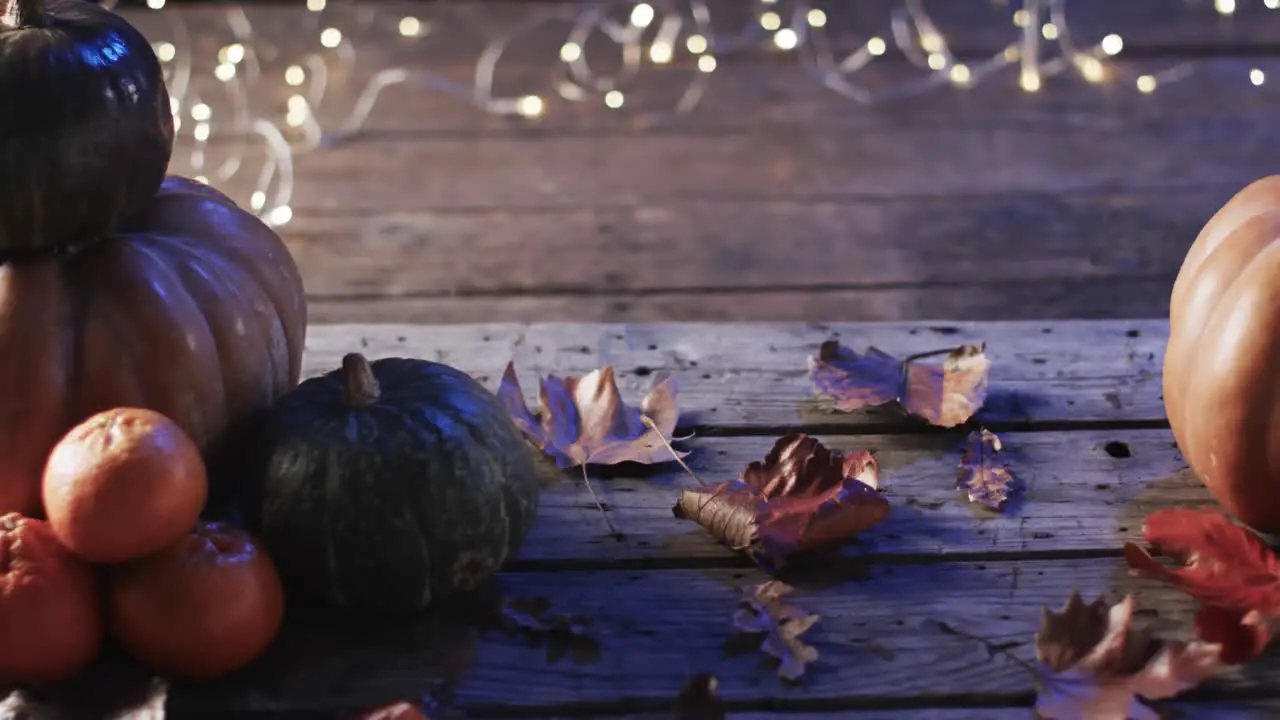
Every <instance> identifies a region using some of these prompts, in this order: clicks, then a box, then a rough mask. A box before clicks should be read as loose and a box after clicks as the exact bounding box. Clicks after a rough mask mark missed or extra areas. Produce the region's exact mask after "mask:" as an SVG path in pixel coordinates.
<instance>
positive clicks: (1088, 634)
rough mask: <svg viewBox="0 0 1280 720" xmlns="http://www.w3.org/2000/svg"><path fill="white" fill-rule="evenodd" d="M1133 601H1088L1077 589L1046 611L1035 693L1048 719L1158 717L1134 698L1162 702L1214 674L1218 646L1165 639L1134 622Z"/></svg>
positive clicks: (1039, 636)
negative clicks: (1060, 605) (1059, 607)
mask: <svg viewBox="0 0 1280 720" xmlns="http://www.w3.org/2000/svg"><path fill="white" fill-rule="evenodd" d="M1133 610H1134V600H1133V596H1132V595H1126V596H1125V598H1124V599H1123V600H1121V601H1120V602H1119V603H1116V604H1115V605H1108V604H1107V602H1106V601H1105V600H1103V599H1102V598H1098V599H1097V600H1095V601H1094V602H1092V603H1089V604H1087V605H1086V604H1085V602H1084V601H1083V600H1082V599H1081V598H1080V594H1079V593H1078V592H1072V593H1071V597H1070V598H1068V599H1067V603H1066V605H1065V606H1063V608H1062V610H1061V611H1060V612H1056V613H1055V612H1051V611H1050V610H1049V609H1048V608H1045V610H1044V616H1043V619H1042V620H1041V625H1040V631H1039V632H1037V633H1036V637H1035V643H1036V659H1037V660H1038V661H1039V665H1038V668H1037V670H1038V673H1037V674H1038V676H1039V677H1038V680H1039V683H1038V684H1039V693H1038V695H1037V697H1036V704H1035V712H1036V716H1037V717H1040V718H1044V719H1045V720H1077V719H1078V718H1096V720H1148V719H1150V720H1156V718H1157V717H1158V716H1157V715H1156V713H1155V712H1153V711H1152V710H1151V709H1150V708H1149V707H1147V706H1146V705H1145V704H1143V703H1142V701H1141V700H1139V697H1141V698H1145V699H1147V700H1160V699H1163V698H1168V697H1173V696H1174V695H1177V694H1178V693H1181V692H1183V691H1184V690H1187V689H1189V688H1192V687H1195V686H1196V685H1198V684H1200V682H1201V681H1202V680H1204V679H1205V678H1207V677H1208V676H1209V675H1211V674H1212V673H1214V672H1215V671H1217V670H1218V669H1219V668H1220V667H1221V666H1220V665H1219V663H1218V652H1219V648H1218V646H1216V645H1213V644H1210V643H1206V642H1203V641H1193V642H1190V643H1183V642H1177V641H1173V640H1165V639H1160V638H1156V637H1153V636H1151V635H1150V634H1149V633H1148V632H1146V631H1144V630H1140V629H1137V628H1134V627H1133Z"/></svg>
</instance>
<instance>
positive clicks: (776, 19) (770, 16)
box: [760, 11, 782, 32]
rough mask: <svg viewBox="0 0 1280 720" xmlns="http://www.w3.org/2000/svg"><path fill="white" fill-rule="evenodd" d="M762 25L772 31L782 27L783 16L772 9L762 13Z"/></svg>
mask: <svg viewBox="0 0 1280 720" xmlns="http://www.w3.org/2000/svg"><path fill="white" fill-rule="evenodd" d="M760 27H762V28H764V29H765V30H768V31H770V32H772V31H774V30H777V29H778V28H780V27H782V16H781V15H779V14H778V13H776V12H773V11H770V12H767V13H761V14H760Z"/></svg>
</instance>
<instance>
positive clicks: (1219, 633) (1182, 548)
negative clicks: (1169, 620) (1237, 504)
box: [1124, 508, 1280, 665]
mask: <svg viewBox="0 0 1280 720" xmlns="http://www.w3.org/2000/svg"><path fill="white" fill-rule="evenodd" d="M1142 537H1143V539H1145V540H1146V541H1147V543H1148V544H1149V545H1151V551H1150V552H1148V551H1147V550H1145V549H1143V548H1142V547H1139V546H1138V545H1136V544H1134V543H1131V542H1130V543H1125V546H1124V557H1125V560H1126V561H1127V562H1128V563H1129V567H1130V568H1132V569H1133V570H1134V571H1135V572H1136V573H1138V574H1140V575H1146V576H1149V577H1154V578H1158V579H1160V580H1164V581H1166V582H1168V583H1171V584H1173V585H1174V586H1176V587H1178V588H1179V589H1181V590H1182V591H1183V592H1185V593H1187V594H1188V595H1190V596H1191V597H1193V598H1195V599H1197V600H1199V601H1200V603H1201V606H1200V610H1199V612H1197V614H1196V634H1197V635H1199V637H1201V638H1202V639H1204V640H1206V641H1209V642H1215V643H1220V644H1221V645H1222V661H1223V662H1225V663H1228V664H1232V665H1238V664H1241V663H1245V662H1248V661H1249V660H1252V659H1253V658H1254V657H1257V655H1258V654H1259V653H1261V652H1262V650H1263V648H1265V647H1266V646H1267V644H1268V643H1269V642H1270V641H1271V638H1272V636H1273V635H1274V634H1275V630H1276V628H1277V626H1278V625H1280V559H1277V557H1276V555H1275V553H1273V552H1272V551H1271V548H1269V547H1267V545H1266V544H1265V543H1263V542H1262V540H1260V539H1259V538H1258V536H1257V535H1255V534H1254V533H1253V531H1252V530H1249V529H1248V528H1246V527H1244V526H1241V525H1237V524H1236V523H1234V522H1232V521H1231V519H1230V518H1228V517H1227V516H1226V515H1224V514H1222V513H1220V512H1217V511H1214V510H1190V509H1186V508H1177V509H1171V510H1160V511H1157V512H1154V513H1151V514H1150V515H1148V516H1147V519H1146V521H1145V522H1144V523H1143V526H1142ZM1161 556H1163V557H1166V558H1170V559H1172V560H1173V561H1174V562H1175V563H1176V565H1174V566H1168V565H1165V564H1163V563H1161V562H1159V561H1158V560H1157V559H1156V558H1157V557H1161ZM1179 565H1180V567H1179Z"/></svg>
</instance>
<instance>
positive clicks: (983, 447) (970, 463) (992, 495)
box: [956, 428, 1013, 510]
mask: <svg viewBox="0 0 1280 720" xmlns="http://www.w3.org/2000/svg"><path fill="white" fill-rule="evenodd" d="M1003 449H1004V444H1003V443H1001V442H1000V438H999V437H998V436H997V435H996V434H995V433H993V432H991V431H990V430H988V429H986V428H979V429H977V430H974V431H973V432H971V433H969V437H968V439H966V440H965V446H964V454H963V455H962V456H961V457H960V465H959V466H958V467H957V468H956V488H957V489H960V490H964V491H965V492H966V493H968V495H969V502H975V503H981V504H983V505H985V506H987V507H989V508H991V509H992V510H1003V509H1004V506H1005V503H1007V502H1008V501H1009V492H1010V491H1011V490H1012V489H1013V475H1012V474H1011V473H1010V472H1009V470H1008V468H1006V467H1005V466H1004V463H1003V462H1001V461H1000V458H999V457H997V456H998V455H999V453H1000V451H1001V450H1003Z"/></svg>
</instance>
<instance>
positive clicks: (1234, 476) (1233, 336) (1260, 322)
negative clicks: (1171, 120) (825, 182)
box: [1164, 175, 1280, 532]
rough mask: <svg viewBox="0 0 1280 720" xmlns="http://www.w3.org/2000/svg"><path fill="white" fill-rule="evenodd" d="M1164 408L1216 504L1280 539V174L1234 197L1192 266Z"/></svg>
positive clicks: (1175, 297)
mask: <svg viewBox="0 0 1280 720" xmlns="http://www.w3.org/2000/svg"><path fill="white" fill-rule="evenodd" d="M1164 405H1165V411H1166V413H1167V414H1168V416H1169V424H1170V425H1171V426H1172V428H1173V433H1174V437H1175V438H1176V439H1177V441H1178V447H1179V449H1181V450H1182V453H1183V455H1184V456H1185V458H1186V460H1187V462H1188V463H1189V464H1190V465H1191V468H1192V469H1193V470H1194V471H1195V472H1196V474H1197V475H1198V476H1199V477H1200V479H1201V480H1202V481H1203V482H1204V484H1205V485H1206V487H1208V488H1209V491H1210V492H1211V493H1212V494H1213V495H1214V497H1216V498H1217V499H1218V501H1219V502H1220V503H1221V504H1222V505H1223V506H1224V507H1225V508H1226V509H1227V510H1228V511H1229V512H1231V513H1232V514H1234V515H1236V516H1237V517H1238V518H1239V519H1240V520H1242V521H1243V522H1245V523H1247V524H1249V525H1251V526H1253V527H1254V528H1256V529H1258V530H1261V531H1264V532H1280V175H1275V176H1270V177H1266V178H1262V179H1261V180H1258V181H1256V182H1253V183H1251V184H1250V185H1249V186H1247V187H1245V188H1244V189H1243V190H1241V191H1240V192H1239V193H1237V194H1236V195H1235V196H1234V197H1233V198H1231V200H1230V201H1228V202H1227V203H1226V204H1225V205H1224V206H1223V207H1222V208H1221V209H1220V210H1218V212H1217V213H1215V214H1214V216H1213V217H1212V218H1210V220H1209V222H1208V223H1206V224H1205V226H1204V228H1203V229H1202V230H1201V231H1200V235H1199V236H1198V237H1197V238H1196V240H1195V243H1194V244H1193V245H1192V246H1191V249H1190V251H1188V253H1187V256H1186V258H1185V259H1184V260H1183V263H1182V268H1181V270H1180V271H1179V273H1178V278H1177V281H1176V282H1175V283H1174V285H1173V294H1172V296H1171V298H1170V310H1169V344H1168V347H1167V349H1166V351H1165V358H1164Z"/></svg>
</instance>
